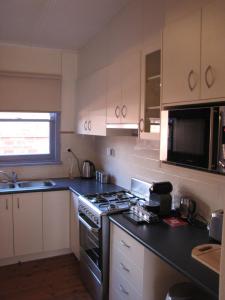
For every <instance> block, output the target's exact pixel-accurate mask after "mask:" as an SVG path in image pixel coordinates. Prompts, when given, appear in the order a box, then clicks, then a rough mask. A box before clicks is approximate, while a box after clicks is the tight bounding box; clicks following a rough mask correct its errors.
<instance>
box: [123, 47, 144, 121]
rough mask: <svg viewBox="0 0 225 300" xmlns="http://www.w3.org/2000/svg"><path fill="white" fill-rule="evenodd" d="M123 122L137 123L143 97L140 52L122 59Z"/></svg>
mask: <svg viewBox="0 0 225 300" xmlns="http://www.w3.org/2000/svg"><path fill="white" fill-rule="evenodd" d="M121 72H122V108H121V122H122V123H137V122H138V119H139V109H140V98H141V88H140V84H141V56H140V53H139V52H134V53H132V54H129V55H127V56H126V57H125V58H124V59H123V61H122V69H121Z"/></svg>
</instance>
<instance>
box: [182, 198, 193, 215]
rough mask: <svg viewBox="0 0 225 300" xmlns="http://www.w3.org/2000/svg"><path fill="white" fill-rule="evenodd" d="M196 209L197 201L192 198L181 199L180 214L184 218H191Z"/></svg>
mask: <svg viewBox="0 0 225 300" xmlns="http://www.w3.org/2000/svg"><path fill="white" fill-rule="evenodd" d="M195 210H196V202H195V201H194V200H192V199H190V198H185V197H182V198H181V199H180V208H179V211H180V216H181V218H182V219H191V218H192V217H193V215H194V213H195Z"/></svg>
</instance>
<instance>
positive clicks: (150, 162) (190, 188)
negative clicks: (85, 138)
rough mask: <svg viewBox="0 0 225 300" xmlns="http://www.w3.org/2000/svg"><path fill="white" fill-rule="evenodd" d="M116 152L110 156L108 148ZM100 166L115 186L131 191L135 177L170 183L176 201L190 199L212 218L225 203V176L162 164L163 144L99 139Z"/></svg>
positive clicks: (201, 211)
mask: <svg viewBox="0 0 225 300" xmlns="http://www.w3.org/2000/svg"><path fill="white" fill-rule="evenodd" d="M107 147H110V148H113V149H114V150H115V156H113V157H112V156H107V155H106V148H107ZM96 149H97V155H98V156H99V158H98V159H99V165H100V166H101V168H102V169H104V170H106V171H107V172H108V173H109V174H110V175H111V176H112V180H113V182H115V183H116V184H118V185H121V186H123V187H125V188H130V180H131V178H132V177H136V178H138V179H141V180H144V181H147V182H152V181H170V182H171V183H172V185H173V193H172V194H173V197H174V199H175V200H177V199H178V197H181V196H187V197H190V198H192V199H193V200H195V201H196V202H197V208H198V212H199V213H200V214H202V215H203V216H205V217H206V218H209V215H210V213H211V211H212V210H215V209H219V208H221V207H223V206H224V203H225V187H224V186H225V185H224V183H225V176H221V175H215V174H210V173H206V172H201V171H196V170H192V169H188V168H182V167H177V166H172V165H168V164H164V163H161V162H160V161H159V150H158V149H159V143H158V142H156V141H143V140H139V139H138V138H134V137H115V136H114V137H106V138H102V137H98V138H96Z"/></svg>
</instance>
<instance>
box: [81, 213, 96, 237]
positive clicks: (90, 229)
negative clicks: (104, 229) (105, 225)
mask: <svg viewBox="0 0 225 300" xmlns="http://www.w3.org/2000/svg"><path fill="white" fill-rule="evenodd" d="M78 218H79V221H80V222H81V223H82V224H83V225H84V226H85V227H86V228H87V229H88V230H89V231H91V232H94V233H98V232H99V228H95V227H92V226H91V225H90V224H88V222H87V221H86V220H84V219H83V218H82V217H81V215H79V216H78Z"/></svg>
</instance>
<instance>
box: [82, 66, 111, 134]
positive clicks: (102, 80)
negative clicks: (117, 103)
mask: <svg viewBox="0 0 225 300" xmlns="http://www.w3.org/2000/svg"><path fill="white" fill-rule="evenodd" d="M106 75H107V72H106V68H104V69H101V70H99V71H97V72H95V73H94V74H92V75H91V77H90V81H89V89H90V91H89V93H90V97H89V98H90V104H89V120H88V124H87V126H88V131H89V133H90V134H92V135H102V136H105V135H106V80H107V78H106Z"/></svg>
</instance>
